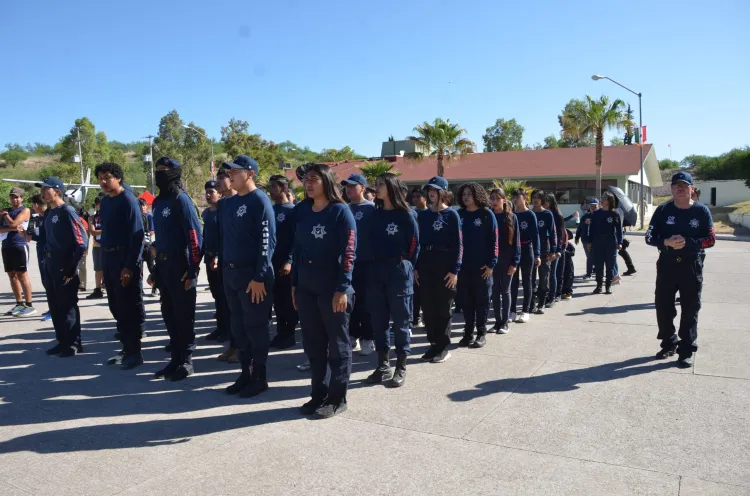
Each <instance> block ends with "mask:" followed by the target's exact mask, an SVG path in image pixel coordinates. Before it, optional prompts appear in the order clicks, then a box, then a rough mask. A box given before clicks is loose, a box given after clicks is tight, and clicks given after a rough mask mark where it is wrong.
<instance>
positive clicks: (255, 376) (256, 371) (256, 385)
mask: <svg viewBox="0 0 750 496" xmlns="http://www.w3.org/2000/svg"><path fill="white" fill-rule="evenodd" d="M266 389H268V379H267V378H266V367H265V365H264V366H256V367H253V372H252V373H251V374H250V381H249V382H248V383H247V386H245V388H244V389H243V390H242V391H241V392H240V397H241V398H252V397H254V396H258V395H259V394H260V393H262V392H263V391H265V390H266Z"/></svg>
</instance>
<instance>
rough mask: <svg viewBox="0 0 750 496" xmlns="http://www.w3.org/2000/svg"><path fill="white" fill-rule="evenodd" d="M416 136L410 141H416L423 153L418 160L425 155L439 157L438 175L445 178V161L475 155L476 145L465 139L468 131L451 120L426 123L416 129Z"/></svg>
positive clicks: (418, 154) (438, 119)
mask: <svg viewBox="0 0 750 496" xmlns="http://www.w3.org/2000/svg"><path fill="white" fill-rule="evenodd" d="M414 132H416V133H417V134H416V136H409V137H408V138H406V139H408V140H411V141H414V142H415V143H416V144H417V145H418V148H421V149H422V151H419V152H417V153H416V155H417V158H422V157H423V156H424V154H429V155H432V156H435V157H437V175H438V176H443V175H444V174H445V168H444V167H443V160H446V161H447V160H451V159H453V158H454V157H459V158H460V157H463V156H464V155H466V154H468V153H474V148H475V147H476V144H475V143H474V142H473V141H470V140H468V139H466V138H465V135H466V130H465V129H463V128H461V126H459V125H458V124H451V121H450V120H444V119H441V118H440V117H438V118H437V119H435V122H433V123H432V124H430V123H429V122H426V121H425V122H424V123H423V124H420V125H419V126H417V127H415V128H414Z"/></svg>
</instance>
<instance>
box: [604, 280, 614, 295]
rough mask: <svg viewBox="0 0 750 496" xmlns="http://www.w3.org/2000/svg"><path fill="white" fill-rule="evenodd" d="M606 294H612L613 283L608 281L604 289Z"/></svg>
mask: <svg viewBox="0 0 750 496" xmlns="http://www.w3.org/2000/svg"><path fill="white" fill-rule="evenodd" d="M604 294H612V283H611V282H608V283H607V285H606V286H605V289H604Z"/></svg>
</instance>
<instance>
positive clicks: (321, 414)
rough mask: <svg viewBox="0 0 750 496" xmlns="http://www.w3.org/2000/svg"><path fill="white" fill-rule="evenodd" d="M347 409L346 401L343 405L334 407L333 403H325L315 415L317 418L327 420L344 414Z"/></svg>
mask: <svg viewBox="0 0 750 496" xmlns="http://www.w3.org/2000/svg"><path fill="white" fill-rule="evenodd" d="M346 409H347V406H346V401H342V402H341V403H339V404H337V405H334V404H333V403H328V402H326V403H324V404H323V405H321V406H320V407H318V409H317V410H315V413H313V415H314V416H315V418H319V419H327V418H331V417H333V416H334V415H338V414H339V413H344V412H345V411H346Z"/></svg>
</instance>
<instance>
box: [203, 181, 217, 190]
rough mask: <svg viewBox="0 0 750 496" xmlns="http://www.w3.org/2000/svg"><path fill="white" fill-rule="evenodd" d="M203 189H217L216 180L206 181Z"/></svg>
mask: <svg viewBox="0 0 750 496" xmlns="http://www.w3.org/2000/svg"><path fill="white" fill-rule="evenodd" d="M203 189H218V187H217V186H216V181H207V182H206V185H205V186H204V187H203Z"/></svg>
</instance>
